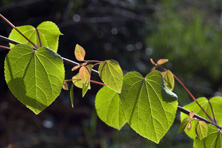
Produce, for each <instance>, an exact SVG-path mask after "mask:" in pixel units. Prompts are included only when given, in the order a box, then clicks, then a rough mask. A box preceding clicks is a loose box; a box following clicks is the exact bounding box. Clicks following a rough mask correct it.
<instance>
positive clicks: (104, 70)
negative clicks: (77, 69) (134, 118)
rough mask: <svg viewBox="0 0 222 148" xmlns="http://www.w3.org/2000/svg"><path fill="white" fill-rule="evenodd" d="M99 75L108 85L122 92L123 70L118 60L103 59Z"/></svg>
mask: <svg viewBox="0 0 222 148" xmlns="http://www.w3.org/2000/svg"><path fill="white" fill-rule="evenodd" d="M99 76H100V78H101V79H102V81H103V82H104V83H105V84H106V86H107V87H109V88H111V89H113V90H114V91H116V92H118V93H120V92H121V89H122V85H123V72H122V69H121V67H120V65H119V63H118V62H116V61H114V60H108V61H103V62H101V64H100V65H99Z"/></svg>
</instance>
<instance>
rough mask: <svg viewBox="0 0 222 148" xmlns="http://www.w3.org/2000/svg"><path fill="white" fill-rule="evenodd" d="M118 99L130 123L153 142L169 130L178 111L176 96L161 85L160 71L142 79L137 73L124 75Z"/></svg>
mask: <svg viewBox="0 0 222 148" xmlns="http://www.w3.org/2000/svg"><path fill="white" fill-rule="evenodd" d="M120 99H121V102H122V106H123V112H124V115H125V117H126V120H127V122H128V123H129V125H130V126H131V127H132V128H133V129H134V130H135V131H136V132H137V133H139V134H140V135H141V136H143V137H145V138H147V139H150V140H152V141H154V142H156V143H159V141H160V140H161V139H162V137H163V136H164V135H165V134H166V132H167V131H168V130H169V128H170V127H171V125H172V124H173V121H174V119H175V115H176V111H177V106H178V102H177V96H176V95H175V94H174V93H173V92H171V91H170V90H169V89H167V87H166V86H165V84H164V81H163V77H162V75H161V73H160V72H159V71H153V72H150V73H149V74H148V75H147V76H146V77H145V78H143V77H142V76H141V75H140V74H139V73H137V72H130V73H127V74H126V75H125V76H124V81H123V88H122V93H121V94H120Z"/></svg>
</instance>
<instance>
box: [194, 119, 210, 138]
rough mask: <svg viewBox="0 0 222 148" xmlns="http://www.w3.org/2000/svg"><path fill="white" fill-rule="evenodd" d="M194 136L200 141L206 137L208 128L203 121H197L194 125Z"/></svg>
mask: <svg viewBox="0 0 222 148" xmlns="http://www.w3.org/2000/svg"><path fill="white" fill-rule="evenodd" d="M196 134H197V136H198V137H199V139H200V140H202V139H204V138H206V137H207V134H208V126H207V124H206V122H204V121H198V122H197V125H196Z"/></svg>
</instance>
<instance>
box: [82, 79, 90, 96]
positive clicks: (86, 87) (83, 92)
mask: <svg viewBox="0 0 222 148" xmlns="http://www.w3.org/2000/svg"><path fill="white" fill-rule="evenodd" d="M89 89H90V82H88V83H85V84H83V86H82V97H84V96H85V94H86V93H87V91H88V90H89Z"/></svg>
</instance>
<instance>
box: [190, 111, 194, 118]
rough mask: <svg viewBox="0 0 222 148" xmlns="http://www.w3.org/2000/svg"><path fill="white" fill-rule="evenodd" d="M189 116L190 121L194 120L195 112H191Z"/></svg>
mask: <svg viewBox="0 0 222 148" xmlns="http://www.w3.org/2000/svg"><path fill="white" fill-rule="evenodd" d="M189 116H190V119H192V118H193V116H194V112H193V111H191V112H190V114H189Z"/></svg>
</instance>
